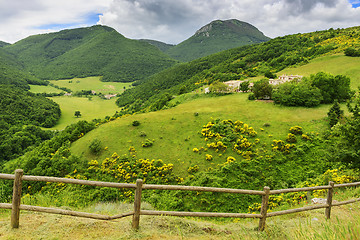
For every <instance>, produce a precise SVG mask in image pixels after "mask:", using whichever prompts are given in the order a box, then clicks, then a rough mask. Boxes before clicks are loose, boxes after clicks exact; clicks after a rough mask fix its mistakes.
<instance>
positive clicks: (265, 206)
mask: <svg viewBox="0 0 360 240" xmlns="http://www.w3.org/2000/svg"><path fill="white" fill-rule="evenodd" d="M264 192H265V195H263V196H262V202H261V211H260V214H261V218H260V221H259V231H264V229H265V221H266V214H267V209H268V205H269V194H270V188H269V187H264Z"/></svg>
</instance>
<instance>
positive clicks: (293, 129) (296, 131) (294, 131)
mask: <svg viewBox="0 0 360 240" xmlns="http://www.w3.org/2000/svg"><path fill="white" fill-rule="evenodd" d="M289 131H290V132H291V133H292V134H295V135H300V134H302V133H303V131H302V127H299V126H294V127H291V128H290V129H289Z"/></svg>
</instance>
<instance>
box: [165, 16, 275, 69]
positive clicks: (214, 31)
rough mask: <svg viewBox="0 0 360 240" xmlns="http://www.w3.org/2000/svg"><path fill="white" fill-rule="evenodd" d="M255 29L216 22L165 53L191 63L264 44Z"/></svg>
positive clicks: (234, 22)
mask: <svg viewBox="0 0 360 240" xmlns="http://www.w3.org/2000/svg"><path fill="white" fill-rule="evenodd" d="M268 40H270V38H268V37H266V36H265V35H264V34H263V33H262V32H260V31H259V30H258V29H257V28H256V27H254V26H252V25H251V24H249V23H246V22H241V21H238V20H236V19H232V20H226V21H221V20H216V21H213V22H211V23H209V24H207V25H206V26H204V27H202V28H201V29H199V30H198V31H197V32H196V33H195V34H194V35H193V36H192V37H190V38H189V39H187V40H185V41H183V42H181V43H180V44H178V45H176V46H175V47H172V48H170V49H168V50H167V51H166V53H167V54H169V55H170V56H171V57H173V58H175V59H178V60H180V61H183V62H187V61H191V60H194V59H197V58H200V57H204V56H207V55H210V54H213V53H216V52H221V51H223V50H227V49H231V48H235V47H240V46H244V45H250V44H256V43H261V42H266V41H268Z"/></svg>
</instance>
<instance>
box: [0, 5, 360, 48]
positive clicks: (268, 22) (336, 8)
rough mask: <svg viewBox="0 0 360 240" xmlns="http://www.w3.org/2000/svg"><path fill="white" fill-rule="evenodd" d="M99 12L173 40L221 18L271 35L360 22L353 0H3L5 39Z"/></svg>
mask: <svg viewBox="0 0 360 240" xmlns="http://www.w3.org/2000/svg"><path fill="white" fill-rule="evenodd" d="M5 1H6V3H5ZM356 1H357V0H356ZM356 1H353V2H356ZM96 14H102V16H100V20H99V21H98V23H99V24H104V25H108V26H110V27H113V28H115V29H116V30H117V31H119V32H120V33H121V34H123V35H125V36H126V37H128V38H135V39H138V38H148V39H154V40H160V41H164V42H167V43H179V42H181V41H183V40H185V39H187V38H188V37H190V36H191V35H193V34H194V33H195V31H196V30H198V29H199V28H201V27H202V26H204V25H205V24H207V23H209V22H211V21H213V20H216V19H223V20H225V19H231V18H235V19H238V20H241V21H245V22H249V23H250V24H253V25H254V26H255V27H257V28H258V29H259V30H260V31H262V32H264V34H265V35H267V36H270V37H276V36H282V35H287V34H292V33H298V32H311V31H316V30H324V29H328V28H331V27H332V28H343V27H351V26H356V25H358V24H359V22H360V8H352V5H351V3H349V1H347V0H241V1H239V0H221V1H219V0H179V1H172V0H61V1H56V0H10V1H7V0H0V40H2V41H8V42H14V41H16V40H19V39H21V38H24V37H26V36H28V35H32V34H38V33H44V32H49V31H54V30H60V29H61V28H64V27H67V28H71V27H80V26H89V25H92V24H95V23H96V22H97V20H96V19H95V20H94V16H95V15H96ZM90 16H92V18H91V19H89V17H90Z"/></svg>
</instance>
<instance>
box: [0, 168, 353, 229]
mask: <svg viewBox="0 0 360 240" xmlns="http://www.w3.org/2000/svg"><path fill="white" fill-rule="evenodd" d="M0 179H3V180H14V187H13V200H12V203H0V208H2V209H11V226H12V227H13V228H18V227H19V215H20V210H26V211H35V212H44V213H52V214H61V215H69V216H75V217H84V218H92V219H98V220H114V219H119V218H123V217H127V216H133V220H132V227H133V228H135V229H137V228H139V221H140V216H141V215H153V216H180V217H184V216H188V217H224V218H259V228H258V229H259V230H260V231H263V230H264V228H265V222H266V218H267V217H275V216H281V215H286V214H291V213H297V212H304V211H310V210H314V209H321V208H325V217H326V218H330V212H331V207H334V206H341V205H346V204H351V203H355V202H358V201H360V198H356V199H351V200H347V201H342V202H333V201H332V196H333V190H334V188H342V187H356V186H359V185H360V182H355V183H345V184H334V183H333V182H329V185H326V186H316V187H304V188H289V189H279V190H270V188H268V187H264V190H263V191H259V190H245V189H232V188H215V187H200V186H181V185H155V184H143V181H142V180H141V179H138V180H137V181H136V184H131V183H115V182H101V181H89V180H79V179H70V178H58V177H45V176H30V175H23V170H21V169H18V170H16V171H15V174H0ZM22 181H37V182H53V183H68V184H80V185H88V186H98V187H111V188H133V189H135V196H134V211H131V212H128V213H122V214H118V215H114V216H108V215H101V214H95V213H86V212H77V211H71V210H64V209H59V208H50V207H39V206H31V205H23V204H20V200H21V188H22ZM324 189H327V190H328V193H327V198H326V204H318V205H313V206H305V207H301V208H296V209H288V210H283V211H277V212H270V213H268V212H267V210H268V203H269V196H270V195H275V194H282V193H290V192H302V191H315V190H324ZM142 190H181V191H197V192H221V193H237V194H248V195H260V196H262V203H261V210H260V214H248V213H217V212H177V211H152V210H141V194H142Z"/></svg>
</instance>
